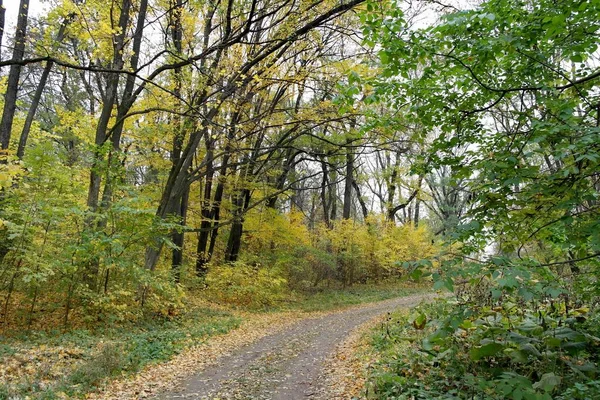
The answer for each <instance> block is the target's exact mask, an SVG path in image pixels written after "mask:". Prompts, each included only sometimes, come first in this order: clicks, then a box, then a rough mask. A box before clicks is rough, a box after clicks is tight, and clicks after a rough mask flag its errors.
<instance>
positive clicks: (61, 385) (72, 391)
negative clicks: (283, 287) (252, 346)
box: [0, 307, 241, 400]
mask: <svg viewBox="0 0 600 400" xmlns="http://www.w3.org/2000/svg"><path fill="white" fill-rule="evenodd" d="M240 322H241V320H240V319H239V318H238V317H236V316H235V315H233V314H231V313H228V312H224V311H216V310H214V309H210V308H200V307H198V308H193V309H191V310H190V311H189V312H187V313H185V314H183V315H181V316H179V317H177V318H173V319H169V320H167V319H161V320H149V321H146V322H143V323H140V324H136V325H125V326H120V327H102V328H98V329H96V330H94V331H91V330H74V331H71V332H68V333H65V334H58V333H56V332H50V333H44V332H35V333H31V334H28V335H22V336H18V337H12V338H6V339H5V343H3V344H2V345H0V365H1V366H0V368H5V369H6V368H11V367H12V369H13V371H12V372H13V375H12V376H13V377H14V376H16V377H17V379H12V380H11V382H10V383H8V382H5V383H0V400H4V399H10V398H25V397H26V396H29V397H30V398H37V399H59V398H81V397H83V396H84V395H85V394H86V393H88V392H90V391H93V390H94V389H95V388H97V387H98V386H99V385H100V384H102V383H103V382H105V381H106V380H107V379H110V378H113V377H116V376H119V375H122V374H133V373H135V372H137V371H139V370H140V369H142V368H143V367H144V366H146V365H148V364H152V363H157V362H161V361H166V360H169V359H170V358H172V357H173V356H174V355H176V354H178V353H180V352H181V351H183V350H184V349H186V348H187V347H190V346H192V345H194V344H197V343H200V342H202V341H204V340H206V339H207V338H208V337H210V336H213V335H216V334H223V333H227V332H228V331H230V330H231V329H235V328H236V327H238V326H239V324H240ZM19 354H20V356H18V357H15V355H19ZM5 372H6V371H5Z"/></svg>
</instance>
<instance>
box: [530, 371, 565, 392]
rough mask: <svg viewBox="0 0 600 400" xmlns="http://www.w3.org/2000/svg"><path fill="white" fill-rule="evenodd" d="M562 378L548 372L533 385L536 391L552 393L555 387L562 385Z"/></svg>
mask: <svg viewBox="0 0 600 400" xmlns="http://www.w3.org/2000/svg"><path fill="white" fill-rule="evenodd" d="M561 381H562V378H561V377H560V376H558V375H555V374H554V372H548V373H545V374H544V375H542V378H541V379H540V380H539V381H538V382H536V383H534V384H533V388H534V389H542V390H543V391H544V392H547V393H549V392H552V391H553V390H554V388H555V387H557V386H558V385H560V382H561Z"/></svg>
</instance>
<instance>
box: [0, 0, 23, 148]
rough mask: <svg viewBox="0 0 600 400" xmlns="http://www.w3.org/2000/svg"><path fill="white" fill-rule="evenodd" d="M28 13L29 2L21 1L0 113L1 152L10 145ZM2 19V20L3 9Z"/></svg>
mask: <svg viewBox="0 0 600 400" xmlns="http://www.w3.org/2000/svg"><path fill="white" fill-rule="evenodd" d="M28 13H29V0H21V2H20V4H19V14H18V18H17V28H16V32H15V48H14V50H13V56H12V61H13V62H15V64H12V65H11V66H10V72H9V73H8V83H7V86H6V93H5V94H4V111H3V112H2V120H1V121H0V147H1V148H2V150H6V149H8V145H9V144H10V136H11V131H12V125H13V120H14V117H15V111H16V109H17V94H18V91H19V77H20V75H21V66H20V65H18V64H17V63H18V62H20V61H21V60H23V55H24V54H25V38H26V36H27V15H28ZM2 19H4V9H3V13H2ZM2 22H4V21H2Z"/></svg>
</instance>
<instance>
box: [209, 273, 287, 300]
mask: <svg viewBox="0 0 600 400" xmlns="http://www.w3.org/2000/svg"><path fill="white" fill-rule="evenodd" d="M206 284H207V286H208V289H207V294H208V297H209V298H210V299H213V300H216V301H217V302H221V303H229V304H235V305H239V306H244V307H251V308H259V307H266V306H270V305H273V304H275V303H277V302H279V301H281V300H283V299H284V298H285V295H286V292H287V281H286V280H285V279H284V278H283V277H282V276H281V275H280V273H279V272H278V271H277V270H274V269H269V268H264V267H254V266H251V265H247V264H244V263H240V262H238V263H235V264H233V265H222V266H214V267H211V268H209V270H208V274H207V276H206Z"/></svg>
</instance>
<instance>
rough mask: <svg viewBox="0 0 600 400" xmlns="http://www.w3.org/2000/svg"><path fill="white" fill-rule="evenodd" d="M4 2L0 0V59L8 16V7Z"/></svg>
mask: <svg viewBox="0 0 600 400" xmlns="http://www.w3.org/2000/svg"><path fill="white" fill-rule="evenodd" d="M3 3H4V2H3V1H2V0H0V60H2V38H3V37H4V24H5V22H6V21H5V18H6V8H4V4H3Z"/></svg>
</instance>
